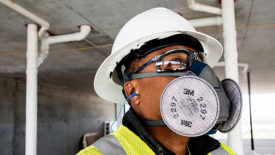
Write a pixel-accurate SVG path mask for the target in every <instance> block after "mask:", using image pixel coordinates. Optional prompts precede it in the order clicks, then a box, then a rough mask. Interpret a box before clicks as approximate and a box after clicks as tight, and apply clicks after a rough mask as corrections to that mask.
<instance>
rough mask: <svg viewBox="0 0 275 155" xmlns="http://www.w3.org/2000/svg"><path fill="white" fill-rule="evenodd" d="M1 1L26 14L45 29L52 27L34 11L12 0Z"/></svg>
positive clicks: (0, 0)
mask: <svg viewBox="0 0 275 155" xmlns="http://www.w3.org/2000/svg"><path fill="white" fill-rule="evenodd" d="M0 2H1V3H3V4H4V5H6V6H8V7H9V8H11V9H13V10H14V11H16V12H18V13H20V14H22V15H24V16H25V17H27V18H29V19H31V20H33V21H34V22H36V23H37V24H39V25H41V26H42V27H45V29H43V31H45V30H47V29H49V28H50V24H49V23H48V22H47V21H45V20H43V19H42V18H40V17H38V16H37V15H35V14H33V13H32V12H30V11H28V10H27V9H25V8H23V7H21V6H19V5H17V4H16V3H14V2H13V1H12V0H0ZM43 31H42V32H43ZM42 32H40V33H42Z"/></svg>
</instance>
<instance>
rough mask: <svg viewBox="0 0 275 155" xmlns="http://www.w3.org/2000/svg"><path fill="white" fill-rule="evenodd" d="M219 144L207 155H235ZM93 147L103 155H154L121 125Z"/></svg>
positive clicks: (228, 148)
mask: <svg viewBox="0 0 275 155" xmlns="http://www.w3.org/2000/svg"><path fill="white" fill-rule="evenodd" d="M220 144H221V147H219V148H218V149H216V150H214V151H212V152H210V153H208V154H207V155H236V153H235V152H234V151H233V150H232V149H231V148H230V147H228V146H227V145H225V144H223V143H221V142H220ZM94 146H95V147H96V148H97V149H98V151H100V152H101V153H102V154H103V155H122V154H128V155H132V154H137V155H144V154H146V155H155V153H154V152H153V151H152V150H151V149H150V148H149V146H148V145H147V144H146V143H145V142H144V141H142V140H141V139H140V138H139V137H138V136H137V135H136V134H134V133H133V132H132V131H131V130H129V129H128V128H127V127H125V126H123V125H121V126H120V128H119V129H118V130H117V131H115V132H113V133H111V134H109V135H107V136H104V137H102V138H100V139H99V140H98V141H96V142H95V143H94V144H93V145H92V146H89V147H94ZM89 147H88V148H89ZM86 149H87V148H86ZM84 150H85V149H84ZM81 152H82V151H81ZM81 152H80V153H81ZM191 152H192V151H191ZM91 154H93V152H91ZM189 154H190V153H189ZM78 155H84V154H78ZM85 155H86V154H85Z"/></svg>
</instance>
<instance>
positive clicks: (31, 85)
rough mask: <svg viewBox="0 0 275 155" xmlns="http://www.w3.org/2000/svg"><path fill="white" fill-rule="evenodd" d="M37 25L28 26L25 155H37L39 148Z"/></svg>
mask: <svg viewBox="0 0 275 155" xmlns="http://www.w3.org/2000/svg"><path fill="white" fill-rule="evenodd" d="M37 50H38V36H37V25H35V24H28V36H27V55H26V56H27V69H26V74H27V75H26V76H27V85H26V139H25V140H26V143H25V154H26V155H36V146H37V67H36V63H37V55H38V54H37V53H38V52H37Z"/></svg>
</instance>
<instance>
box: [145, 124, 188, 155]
mask: <svg viewBox="0 0 275 155" xmlns="http://www.w3.org/2000/svg"><path fill="white" fill-rule="evenodd" d="M147 129H148V131H149V133H150V134H151V135H152V136H153V137H155V138H156V139H157V140H158V141H159V142H160V143H161V144H162V145H164V146H165V147H166V148H167V149H168V150H170V151H172V152H174V153H175V154H177V155H188V153H187V152H188V151H187V143H188V141H189V137H184V136H181V135H179V134H176V133H175V132H173V131H171V130H170V129H169V128H168V127H148V128H147Z"/></svg>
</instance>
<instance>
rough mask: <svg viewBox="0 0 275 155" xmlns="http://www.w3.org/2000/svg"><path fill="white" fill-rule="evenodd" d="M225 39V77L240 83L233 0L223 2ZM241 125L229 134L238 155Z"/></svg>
mask: <svg viewBox="0 0 275 155" xmlns="http://www.w3.org/2000/svg"><path fill="white" fill-rule="evenodd" d="M222 17H223V22H224V23H223V38H224V62H225V77H226V78H231V79H233V80H235V81H236V82H237V83H239V75H238V52H237V39H236V29H235V12H234V1H233V0H222ZM240 124H241V123H239V124H238V125H237V126H236V127H235V128H234V129H233V131H231V132H230V133H229V134H228V145H229V146H230V147H231V148H232V149H233V150H234V151H235V152H236V153H237V154H238V155H243V154H244V151H243V142H242V133H241V125H240Z"/></svg>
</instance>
